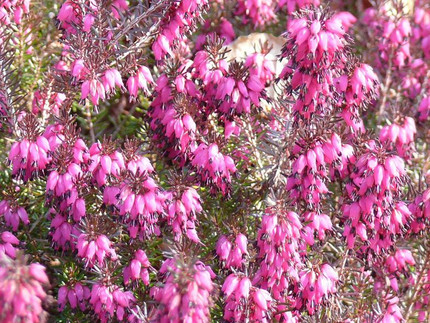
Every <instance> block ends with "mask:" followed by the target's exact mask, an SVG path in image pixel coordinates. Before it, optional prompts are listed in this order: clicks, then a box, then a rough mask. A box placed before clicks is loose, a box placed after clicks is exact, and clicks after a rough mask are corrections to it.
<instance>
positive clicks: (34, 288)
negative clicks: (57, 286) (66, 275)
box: [0, 253, 49, 322]
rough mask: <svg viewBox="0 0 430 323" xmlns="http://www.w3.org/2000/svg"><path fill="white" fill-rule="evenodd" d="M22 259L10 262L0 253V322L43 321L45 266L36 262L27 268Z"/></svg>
mask: <svg viewBox="0 0 430 323" xmlns="http://www.w3.org/2000/svg"><path fill="white" fill-rule="evenodd" d="M25 262H26V261H25V260H24V259H21V258H20V259H17V260H12V259H11V258H9V257H6V256H5V255H4V254H3V253H0V321H1V322H45V321H46V318H47V313H46V312H45V311H44V310H43V308H42V303H43V302H44V301H45V299H46V297H47V294H46V292H45V290H44V288H43V286H44V285H48V284H49V279H48V276H47V275H46V273H45V267H43V266H42V265H41V264H39V263H33V264H31V265H26V264H25Z"/></svg>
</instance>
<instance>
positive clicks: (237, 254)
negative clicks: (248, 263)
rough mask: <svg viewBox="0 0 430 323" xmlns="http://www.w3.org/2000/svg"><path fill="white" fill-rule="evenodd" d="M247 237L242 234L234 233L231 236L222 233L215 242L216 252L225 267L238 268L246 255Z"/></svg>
mask: <svg viewBox="0 0 430 323" xmlns="http://www.w3.org/2000/svg"><path fill="white" fill-rule="evenodd" d="M247 244H248V239H247V237H246V236H245V235H244V234H242V233H239V234H236V235H233V236H231V237H227V236H225V235H222V236H221V237H220V238H219V239H218V242H217V244H216V253H217V255H218V257H219V258H220V260H221V261H222V263H223V265H224V266H225V268H238V269H240V268H241V267H242V266H243V264H244V261H245V257H246V256H247V255H248V247H247Z"/></svg>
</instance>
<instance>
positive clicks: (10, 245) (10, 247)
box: [0, 231, 19, 259]
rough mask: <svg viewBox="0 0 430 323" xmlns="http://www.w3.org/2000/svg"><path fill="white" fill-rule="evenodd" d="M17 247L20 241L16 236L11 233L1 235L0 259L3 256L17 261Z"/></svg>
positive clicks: (4, 232) (5, 232) (6, 232)
mask: <svg viewBox="0 0 430 323" xmlns="http://www.w3.org/2000/svg"><path fill="white" fill-rule="evenodd" d="M16 245H19V240H18V238H17V237H15V235H14V234H13V233H11V232H9V231H3V232H2V233H1V234H0V257H2V256H1V255H2V254H5V255H6V256H9V257H10V258H12V259H15V256H16V251H17V250H16V249H15V248H16Z"/></svg>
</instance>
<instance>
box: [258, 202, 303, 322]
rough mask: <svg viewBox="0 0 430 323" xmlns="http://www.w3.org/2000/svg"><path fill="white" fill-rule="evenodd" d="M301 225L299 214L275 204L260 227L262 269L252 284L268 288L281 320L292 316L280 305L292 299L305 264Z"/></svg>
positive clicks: (268, 209) (267, 211)
mask: <svg viewBox="0 0 430 323" xmlns="http://www.w3.org/2000/svg"><path fill="white" fill-rule="evenodd" d="M302 228H303V226H302V224H301V221H300V218H299V215H298V214H297V213H295V212H292V211H286V210H284V208H283V207H281V206H274V207H269V208H267V209H266V211H265V213H264V215H263V218H262V221H261V228H260V229H259V230H258V235H257V246H258V248H259V253H258V260H259V269H258V271H257V273H256V275H255V277H254V280H253V283H254V284H256V285H257V286H259V287H261V288H263V289H265V290H267V291H269V292H270V294H271V295H272V297H273V299H274V300H276V301H277V302H278V303H279V304H277V305H276V309H277V311H276V312H280V314H276V315H275V318H276V319H278V320H281V317H289V316H290V315H291V313H289V312H288V313H287V312H285V313H284V312H283V310H284V308H283V305H281V304H285V303H288V302H292V301H293V300H292V299H290V298H289V296H288V294H289V293H288V290H289V289H290V288H291V287H292V286H295V284H297V283H298V282H299V270H300V268H301V267H302V266H303V264H302V259H301V256H300V248H301V247H300V246H301V245H302V237H301V230H302Z"/></svg>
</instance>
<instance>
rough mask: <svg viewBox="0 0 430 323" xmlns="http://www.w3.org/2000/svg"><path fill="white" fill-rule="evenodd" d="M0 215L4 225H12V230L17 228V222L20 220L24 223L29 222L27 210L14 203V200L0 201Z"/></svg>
mask: <svg viewBox="0 0 430 323" xmlns="http://www.w3.org/2000/svg"><path fill="white" fill-rule="evenodd" d="M0 215H3V218H4V220H5V222H6V225H8V226H10V227H12V229H13V231H17V230H18V226H19V223H20V222H21V221H22V222H23V223H24V224H25V225H27V224H29V223H30V221H29V219H28V214H27V211H26V210H25V209H24V208H23V207H22V206H19V205H17V204H16V201H8V200H3V201H0Z"/></svg>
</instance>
